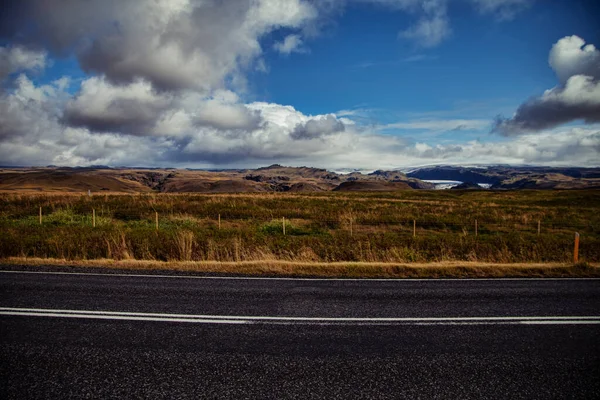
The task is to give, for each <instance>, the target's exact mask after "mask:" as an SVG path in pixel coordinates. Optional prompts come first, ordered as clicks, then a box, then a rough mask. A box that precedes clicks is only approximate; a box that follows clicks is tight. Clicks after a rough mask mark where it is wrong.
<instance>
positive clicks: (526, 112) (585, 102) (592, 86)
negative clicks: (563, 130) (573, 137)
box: [494, 36, 600, 136]
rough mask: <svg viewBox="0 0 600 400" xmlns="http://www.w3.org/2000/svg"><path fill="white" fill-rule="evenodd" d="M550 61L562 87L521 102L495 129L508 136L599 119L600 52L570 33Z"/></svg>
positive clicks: (560, 42)
mask: <svg viewBox="0 0 600 400" xmlns="http://www.w3.org/2000/svg"><path fill="white" fill-rule="evenodd" d="M548 62H549V64H550V66H551V67H552V69H553V70H554V72H555V73H556V75H557V76H558V78H559V81H560V84H559V86H556V87H554V88H552V89H550V90H546V91H545V92H544V94H543V95H542V96H539V97H536V98H532V99H530V100H528V101H526V102H525V103H523V104H521V105H520V106H519V108H518V109H517V111H516V112H515V115H514V116H513V117H512V118H509V119H504V118H501V117H499V118H498V119H497V121H496V122H495V126H494V131H495V132H498V133H500V134H503V135H506V136H509V135H516V134H522V133H524V132H531V131H540V130H542V129H548V128H552V127H554V126H557V125H560V124H564V123H567V122H571V121H576V120H583V121H585V122H588V123H594V122H600V51H598V50H597V49H596V47H595V46H594V45H592V44H588V45H586V44H585V41H584V40H583V39H581V38H580V37H578V36H567V37H564V38H562V39H560V40H559V41H558V42H557V43H555V44H554V46H552V50H551V51H550V56H549V59H548Z"/></svg>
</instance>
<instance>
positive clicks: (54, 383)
mask: <svg viewBox="0 0 600 400" xmlns="http://www.w3.org/2000/svg"><path fill="white" fill-rule="evenodd" d="M599 306H600V281H599V280H469V281H460V280H454V281H451V280H439V281H433V280H429V281H406V280H403V281H356V280H349V281H343V280H330V281H327V280H254V279H192V278H172V277H164V278H161V277H131V276H118V275H108V276H99V275H52V274H18V273H7V272H0V307H12V308H43V309H56V310H65V309H75V310H98V311H124V312H143V313H170V314H174V313H177V314H205V315H231V316H298V317H363V318H369V317H477V316H482V317H483V316H484V317H490V316H537V317H539V316H599V315H600V307H599ZM0 382H1V383H0V385H1V386H0V390H1V392H0V397H1V398H6V399H13V398H27V399H32V398H33V399H35V398H102V399H105V398H164V399H167V398H169V399H170V398H233V399H245V398H253V399H254V398H272V399H284V398H290V399H305V398H328V399H349V398H364V399H372V398H375V399H377V398H406V399H458V398H462V399H466V398H473V399H496V398H511V399H521V398H522V399H537V398H539V399H547V398H570V399H572V398H577V399H593V398H600V325H587V324H585V325H576V324H564V325H556V324H549V325H523V324H495V323H494V324H492V323H486V324H471V325H467V324H456V325H449V324H443V325H420V324H395V323H391V324H376V323H343V324H341V323H333V324H330V323H286V324H281V323H262V322H261V323H254V324H246V325H229V324H205V323H181V322H171V321H170V322H152V321H130V320H100V319H74V318H51V317H36V316H24V315H19V316H14V315H0Z"/></svg>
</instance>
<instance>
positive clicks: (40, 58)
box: [0, 46, 47, 81]
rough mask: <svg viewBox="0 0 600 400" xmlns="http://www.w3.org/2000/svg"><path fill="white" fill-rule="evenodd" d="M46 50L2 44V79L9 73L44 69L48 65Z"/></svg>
mask: <svg viewBox="0 0 600 400" xmlns="http://www.w3.org/2000/svg"><path fill="white" fill-rule="evenodd" d="M46 56H47V54H46V52H45V51H34V50H29V49H26V48H25V47H22V46H14V47H1V46H0V81H2V80H3V79H5V78H6V77H7V76H8V75H9V74H12V73H14V72H19V71H26V70H42V69H43V68H44V66H45V65H46Z"/></svg>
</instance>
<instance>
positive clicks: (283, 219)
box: [281, 217, 285, 235]
mask: <svg viewBox="0 0 600 400" xmlns="http://www.w3.org/2000/svg"><path fill="white" fill-rule="evenodd" d="M281 220H282V221H283V234H284V235H285V217H283V218H281Z"/></svg>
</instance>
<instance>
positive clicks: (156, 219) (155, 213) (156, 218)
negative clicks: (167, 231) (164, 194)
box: [154, 211, 158, 230]
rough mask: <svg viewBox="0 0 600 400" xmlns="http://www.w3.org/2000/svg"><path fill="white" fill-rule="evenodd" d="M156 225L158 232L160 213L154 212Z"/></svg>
mask: <svg viewBox="0 0 600 400" xmlns="http://www.w3.org/2000/svg"><path fill="white" fill-rule="evenodd" d="M154 223H155V224H156V230H158V211H154Z"/></svg>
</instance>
